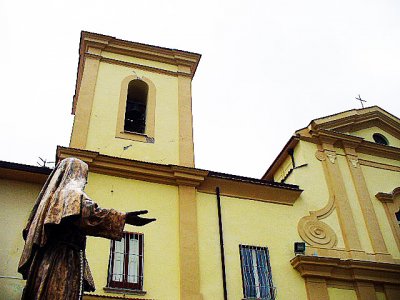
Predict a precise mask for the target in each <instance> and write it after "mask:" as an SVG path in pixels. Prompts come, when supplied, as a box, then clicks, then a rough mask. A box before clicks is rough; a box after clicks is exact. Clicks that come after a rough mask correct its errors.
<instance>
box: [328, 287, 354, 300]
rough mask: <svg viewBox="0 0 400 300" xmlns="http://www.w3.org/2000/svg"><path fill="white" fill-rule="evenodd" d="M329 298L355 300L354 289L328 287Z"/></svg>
mask: <svg viewBox="0 0 400 300" xmlns="http://www.w3.org/2000/svg"><path fill="white" fill-rule="evenodd" d="M328 295H329V300H357V293H356V291H355V290H348V289H339V288H333V287H328Z"/></svg>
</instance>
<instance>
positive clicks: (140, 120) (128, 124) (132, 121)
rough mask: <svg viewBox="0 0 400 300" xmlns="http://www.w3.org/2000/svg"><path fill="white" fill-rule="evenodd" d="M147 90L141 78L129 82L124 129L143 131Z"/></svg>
mask: <svg viewBox="0 0 400 300" xmlns="http://www.w3.org/2000/svg"><path fill="white" fill-rule="evenodd" d="M148 91H149V87H148V85H147V84H146V83H145V82H144V81H143V80H139V79H135V80H132V81H131V82H129V85H128V96H127V99H126V108H125V121H124V130H125V131H129V132H137V133H144V132H145V128H146V106H147V94H148Z"/></svg>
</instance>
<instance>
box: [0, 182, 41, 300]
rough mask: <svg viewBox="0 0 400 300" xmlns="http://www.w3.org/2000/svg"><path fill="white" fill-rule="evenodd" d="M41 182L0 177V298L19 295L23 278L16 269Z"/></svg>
mask: <svg viewBox="0 0 400 300" xmlns="http://www.w3.org/2000/svg"><path fill="white" fill-rule="evenodd" d="M40 189H41V185H39V184H33V183H26V182H21V181H13V180H4V179H0V203H1V209H0V228H1V235H0V265H1V267H0V276H2V277H3V276H5V277H16V278H20V279H14V278H0V299H7V300H13V299H20V298H21V293H22V289H23V288H24V286H25V281H24V280H22V275H21V274H19V273H18V272H17V268H18V262H19V258H20V256H21V253H22V249H23V246H24V240H23V239H22V230H23V228H24V227H25V225H26V222H27V220H28V216H29V213H30V211H31V209H32V207H33V204H34V202H35V200H36V197H37V195H38V194H39V192H40Z"/></svg>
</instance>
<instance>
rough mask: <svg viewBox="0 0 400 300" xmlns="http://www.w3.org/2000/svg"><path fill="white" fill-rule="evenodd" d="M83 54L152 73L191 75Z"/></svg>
mask: <svg viewBox="0 0 400 300" xmlns="http://www.w3.org/2000/svg"><path fill="white" fill-rule="evenodd" d="M84 56H85V58H86V57H90V58H93V59H97V60H99V61H101V62H105V63H109V64H114V65H120V66H125V67H129V68H135V69H140V70H145V71H150V72H154V73H160V74H165V75H169V76H175V77H177V76H185V77H191V75H190V74H189V73H184V72H179V71H177V72H175V71H170V70H165V69H160V68H154V67H149V66H145V65H140V64H135V63H131V62H127V61H122V60H118V59H113V58H108V57H104V56H101V55H97V54H93V53H85V54H84Z"/></svg>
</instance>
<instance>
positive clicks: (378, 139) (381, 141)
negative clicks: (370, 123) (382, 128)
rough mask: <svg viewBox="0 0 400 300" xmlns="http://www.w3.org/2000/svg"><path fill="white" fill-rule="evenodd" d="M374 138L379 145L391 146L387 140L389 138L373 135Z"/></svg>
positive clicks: (378, 134)
mask: <svg viewBox="0 0 400 300" xmlns="http://www.w3.org/2000/svg"><path fill="white" fill-rule="evenodd" d="M372 138H373V139H374V141H375V143H377V144H380V145H385V146H387V145H389V141H388V140H387V138H386V137H385V136H383V135H382V134H380V133H374V134H373V135H372Z"/></svg>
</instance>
